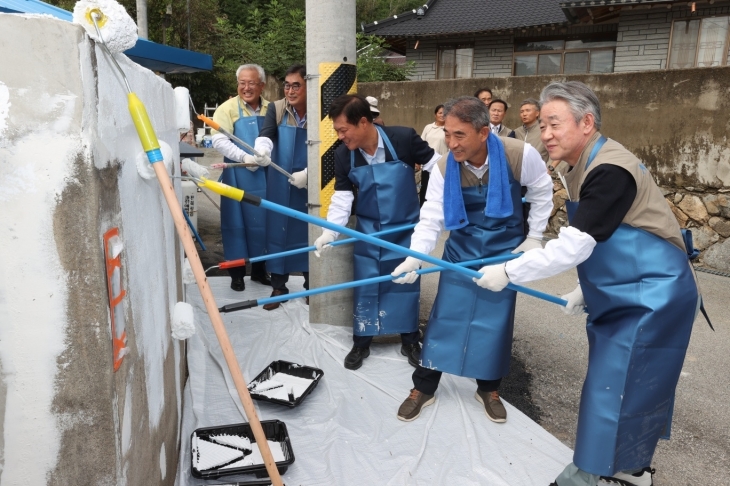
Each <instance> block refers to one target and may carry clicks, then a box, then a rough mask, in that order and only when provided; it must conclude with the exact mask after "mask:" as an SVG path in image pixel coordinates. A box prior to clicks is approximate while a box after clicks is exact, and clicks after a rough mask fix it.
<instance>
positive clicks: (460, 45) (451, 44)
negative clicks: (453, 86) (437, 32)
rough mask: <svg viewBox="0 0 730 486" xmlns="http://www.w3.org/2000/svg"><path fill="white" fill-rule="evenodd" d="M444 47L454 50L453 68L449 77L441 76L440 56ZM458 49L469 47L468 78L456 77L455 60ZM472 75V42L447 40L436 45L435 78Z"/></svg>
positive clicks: (470, 76) (471, 76) (454, 77)
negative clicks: (447, 41) (469, 64)
mask: <svg viewBox="0 0 730 486" xmlns="http://www.w3.org/2000/svg"><path fill="white" fill-rule="evenodd" d="M445 49H452V50H453V51H454V70H453V72H452V73H451V77H449V78H444V77H442V76H441V56H442V53H443V51H444V50H445ZM458 49H471V66H469V77H468V78H457V77H456V71H457V62H456V51H457V50H458ZM473 77H474V42H449V43H445V44H438V45H437V46H436V79H470V78H473Z"/></svg>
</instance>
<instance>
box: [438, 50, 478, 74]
mask: <svg viewBox="0 0 730 486" xmlns="http://www.w3.org/2000/svg"><path fill="white" fill-rule="evenodd" d="M473 60H474V46H473V45H471V44H459V45H451V46H442V47H439V51H438V72H437V78H438V79H453V78H457V79H459V78H471V73H472V63H473Z"/></svg>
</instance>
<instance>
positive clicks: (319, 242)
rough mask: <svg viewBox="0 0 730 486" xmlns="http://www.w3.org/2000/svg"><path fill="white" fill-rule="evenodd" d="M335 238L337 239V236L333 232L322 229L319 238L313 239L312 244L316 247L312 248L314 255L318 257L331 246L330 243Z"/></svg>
mask: <svg viewBox="0 0 730 486" xmlns="http://www.w3.org/2000/svg"><path fill="white" fill-rule="evenodd" d="M335 239H337V237H336V236H335V234H334V232H332V231H330V230H327V229H326V230H324V231H323V232H322V236H320V237H319V238H317V239H316V240H314V246H316V247H317V249H316V250H314V254H315V256H316V257H317V258H319V257H320V256H322V255H323V254H324V252H325V251H327V250H329V249H330V248H332V247H331V246H330V243H332V242H333V241H335Z"/></svg>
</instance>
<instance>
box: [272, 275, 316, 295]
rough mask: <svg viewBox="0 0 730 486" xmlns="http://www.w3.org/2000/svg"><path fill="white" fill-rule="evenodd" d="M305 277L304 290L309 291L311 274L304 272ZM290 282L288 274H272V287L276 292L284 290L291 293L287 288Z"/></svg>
mask: <svg viewBox="0 0 730 486" xmlns="http://www.w3.org/2000/svg"><path fill="white" fill-rule="evenodd" d="M302 275H304V288H305V289H307V290H309V272H302ZM288 281H289V274H288V273H272V274H271V286H272V287H273V288H274V290H282V291H284V292H285V293H287V294H288V293H289V289H288V288H286V283H287V282H288Z"/></svg>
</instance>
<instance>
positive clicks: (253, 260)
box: [247, 224, 416, 263]
mask: <svg viewBox="0 0 730 486" xmlns="http://www.w3.org/2000/svg"><path fill="white" fill-rule="evenodd" d="M415 227H416V225H415V224H407V225H405V226H399V227H397V228H392V229H389V230H384V231H378V232H377V233H371V234H370V236H383V235H389V234H392V233H400V232H401V231H406V230H409V229H413V228H415ZM356 241H357V238H347V239H346V240H336V241H333V242H332V243H330V245H329V246H340V245H348V244H350V243H355V242H356ZM316 249H317V247H316V246H314V245H312V246H306V247H304V248H297V249H296V250H289V251H282V252H281V253H272V254H271V255H261V256H257V257H253V258H250V259H249V260H247V261H248V262H251V263H256V262H263V261H264V260H271V259H272V258H283V257H288V256H291V255H297V254H299V253H308V252H310V251H314V250H316Z"/></svg>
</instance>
